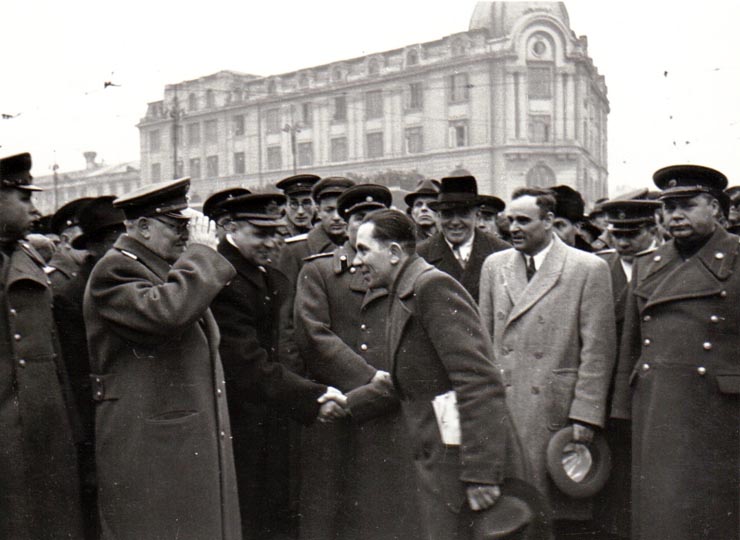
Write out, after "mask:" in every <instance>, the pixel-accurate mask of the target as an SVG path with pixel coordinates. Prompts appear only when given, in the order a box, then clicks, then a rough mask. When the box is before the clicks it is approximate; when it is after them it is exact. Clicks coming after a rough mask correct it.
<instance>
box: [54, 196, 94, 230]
mask: <svg viewBox="0 0 740 540" xmlns="http://www.w3.org/2000/svg"><path fill="white" fill-rule="evenodd" d="M92 200H93V197H82V198H81V199H74V200H72V201H69V202H68V203H67V204H65V205H63V206H62V207H60V208H59V210H57V211H56V212H54V215H53V216H51V222H50V223H49V227H50V228H51V232H53V233H54V234H57V235H61V234H62V233H63V232H64V231H65V230H66V229H69V228H70V227H76V226H78V225H79V224H80V211H81V210H82V208H83V207H84V206H85V205H86V204H87V203H89V202H90V201H92Z"/></svg>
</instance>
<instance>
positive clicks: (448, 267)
mask: <svg viewBox="0 0 740 540" xmlns="http://www.w3.org/2000/svg"><path fill="white" fill-rule="evenodd" d="M427 261H428V262H429V263H430V264H432V265H433V266H436V267H437V268H439V269H440V270H442V271H443V272H447V273H448V274H450V275H451V276H452V277H454V278H455V279H456V280H458V281H460V279H461V278H462V274H463V267H462V266H460V263H459V262H458V261H457V259H456V258H455V254H454V253H452V250H451V249H450V246H448V245H447V242H445V239H444V236H443V235H442V233H441V232H438V233H436V234H435V235H434V236H432V238H431V239H430V240H429V256H428V258H427Z"/></svg>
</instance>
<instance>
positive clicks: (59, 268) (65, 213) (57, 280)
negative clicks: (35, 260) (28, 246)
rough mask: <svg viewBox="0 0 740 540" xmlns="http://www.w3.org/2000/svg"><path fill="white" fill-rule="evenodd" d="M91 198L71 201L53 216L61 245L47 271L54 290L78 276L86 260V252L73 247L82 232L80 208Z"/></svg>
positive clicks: (53, 222)
mask: <svg viewBox="0 0 740 540" xmlns="http://www.w3.org/2000/svg"><path fill="white" fill-rule="evenodd" d="M91 200H92V197H83V198H81V199H75V200H73V201H70V202H68V203H67V204H65V205H64V206H62V207H61V208H60V209H59V210H57V211H56V212H55V213H54V215H53V216H52V217H51V222H50V224H49V225H50V227H51V231H52V232H53V233H54V234H56V235H57V236H59V245H58V246H57V250H56V251H55V252H54V255H53V256H52V258H51V260H50V261H49V264H48V265H47V266H48V270H46V271H47V273H48V275H49V279H50V280H51V286H52V289H54V290H56V289H57V288H58V287H59V286H60V285H61V284H62V283H66V282H68V281H69V280H70V279H72V278H73V277H74V276H76V275H77V272H78V270H79V269H80V265H81V264H82V261H84V260H85V255H86V253H85V252H84V251H81V250H78V249H75V248H74V247H72V242H73V241H74V239H75V238H77V237H78V236H79V235H80V234H81V233H82V231H81V229H80V210H81V209H82V207H83V206H85V205H86V204H87V203H88V202H90V201H91Z"/></svg>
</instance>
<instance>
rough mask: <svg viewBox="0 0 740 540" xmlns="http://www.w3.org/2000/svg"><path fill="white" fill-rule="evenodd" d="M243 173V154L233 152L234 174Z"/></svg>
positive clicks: (244, 167) (244, 168)
mask: <svg viewBox="0 0 740 540" xmlns="http://www.w3.org/2000/svg"><path fill="white" fill-rule="evenodd" d="M245 171H246V166H245V164H244V152H234V174H244V173H245Z"/></svg>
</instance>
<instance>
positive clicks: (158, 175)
mask: <svg viewBox="0 0 740 540" xmlns="http://www.w3.org/2000/svg"><path fill="white" fill-rule="evenodd" d="M160 180H162V165H160V164H159V163H152V182H159V181H160Z"/></svg>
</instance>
